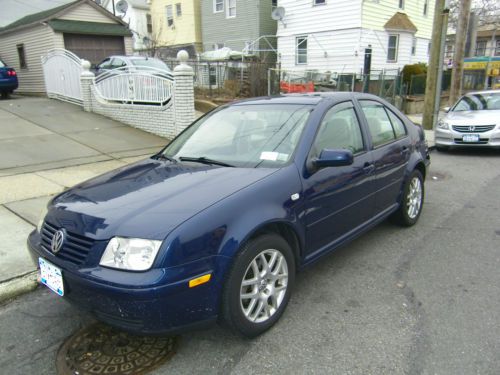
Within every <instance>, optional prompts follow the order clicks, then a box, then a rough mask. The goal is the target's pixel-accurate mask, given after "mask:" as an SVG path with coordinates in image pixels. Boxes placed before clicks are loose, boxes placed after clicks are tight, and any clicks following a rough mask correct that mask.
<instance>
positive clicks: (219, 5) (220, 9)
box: [214, 0, 224, 13]
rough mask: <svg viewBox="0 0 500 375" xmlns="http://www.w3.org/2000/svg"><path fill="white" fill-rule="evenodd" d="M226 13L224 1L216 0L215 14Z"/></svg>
mask: <svg viewBox="0 0 500 375" xmlns="http://www.w3.org/2000/svg"><path fill="white" fill-rule="evenodd" d="M223 11H224V0H214V13H219V12H223Z"/></svg>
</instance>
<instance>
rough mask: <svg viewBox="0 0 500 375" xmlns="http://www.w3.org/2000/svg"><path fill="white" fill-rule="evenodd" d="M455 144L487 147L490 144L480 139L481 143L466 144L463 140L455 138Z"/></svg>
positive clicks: (486, 140)
mask: <svg viewBox="0 0 500 375" xmlns="http://www.w3.org/2000/svg"><path fill="white" fill-rule="evenodd" d="M455 143H456V144H457V145H485V144H487V143H488V139H485V138H480V139H479V142H464V141H463V140H462V138H455Z"/></svg>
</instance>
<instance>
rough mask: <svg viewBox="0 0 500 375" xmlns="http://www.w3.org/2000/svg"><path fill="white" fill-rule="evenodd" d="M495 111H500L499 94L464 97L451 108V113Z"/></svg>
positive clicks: (491, 93)
mask: <svg viewBox="0 0 500 375" xmlns="http://www.w3.org/2000/svg"><path fill="white" fill-rule="evenodd" d="M495 109H496V110H499V109H500V92H490V93H482V94H471V95H466V96H464V97H462V98H461V99H460V100H459V101H458V103H457V104H456V105H455V107H454V108H453V112H462V111H484V110H495Z"/></svg>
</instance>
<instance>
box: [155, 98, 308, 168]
mask: <svg viewBox="0 0 500 375" xmlns="http://www.w3.org/2000/svg"><path fill="white" fill-rule="evenodd" d="M312 109H313V107H312V106H311V105H296V104H262V105H261V104H258V105H250V104H247V105H244V104H239V105H233V106H229V107H226V108H223V109H221V110H218V111H215V112H213V113H212V114H210V115H208V116H206V117H204V118H202V119H200V120H199V121H197V122H196V123H194V124H193V125H192V126H191V127H189V128H188V129H187V130H186V131H185V132H183V133H182V134H181V135H180V136H179V137H177V138H176V139H175V140H174V141H172V142H171V143H170V144H169V145H168V146H167V147H166V149H165V150H164V152H163V156H164V157H166V158H175V159H178V160H181V161H182V160H184V161H198V162H205V163H206V164H216V165H228V166H235V167H246V168H256V167H279V166H282V165H283V164H286V163H287V162H288V161H289V160H290V159H291V157H292V154H293V153H294V151H295V148H296V147H297V144H298V142H299V138H300V136H301V134H302V130H303V128H304V125H305V123H306V122H307V119H308V118H309V114H310V112H311V111H312ZM194 159H197V160H194Z"/></svg>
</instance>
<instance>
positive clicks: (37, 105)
mask: <svg viewBox="0 0 500 375" xmlns="http://www.w3.org/2000/svg"><path fill="white" fill-rule="evenodd" d="M165 143H166V140H165V139H164V138H162V137H158V136H156V135H153V134H149V133H146V132H144V131H142V130H138V129H135V128H132V127H130V126H128V125H124V124H122V123H120V122H117V121H114V120H111V119H107V118H106V117H103V116H100V115H97V114H94V113H88V112H84V111H83V110H82V108H81V107H79V106H76V105H73V104H69V103H65V102H61V101H57V100H52V99H47V98H39V97H19V96H13V97H12V98H11V99H8V100H2V101H0V176H7V175H14V174H19V173H23V172H33V171H40V170H46V169H52V168H58V167H67V166H71V165H79V164H87V163H92V162H98V161H104V160H113V159H119V158H124V157H130V156H137V155H149V154H152V153H154V152H156V151H158V150H159V149H160V148H161V147H162V146H163V145H165Z"/></svg>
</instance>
